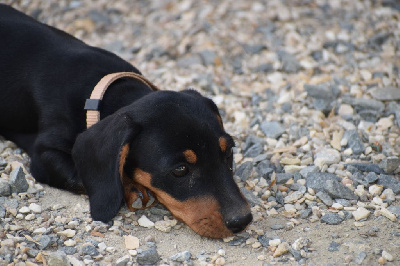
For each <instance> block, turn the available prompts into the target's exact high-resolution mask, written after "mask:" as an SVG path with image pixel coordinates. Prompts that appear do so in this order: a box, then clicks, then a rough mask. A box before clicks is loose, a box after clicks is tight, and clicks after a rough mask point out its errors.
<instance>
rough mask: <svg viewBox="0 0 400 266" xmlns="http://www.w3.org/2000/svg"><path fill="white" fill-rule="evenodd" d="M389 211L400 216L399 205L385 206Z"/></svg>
mask: <svg viewBox="0 0 400 266" xmlns="http://www.w3.org/2000/svg"><path fill="white" fill-rule="evenodd" d="M387 209H388V210H389V211H390V212H392V213H393V214H394V215H396V216H397V218H400V206H390V207H388V208H387Z"/></svg>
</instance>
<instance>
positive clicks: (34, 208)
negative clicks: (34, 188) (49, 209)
mask: <svg viewBox="0 0 400 266" xmlns="http://www.w3.org/2000/svg"><path fill="white" fill-rule="evenodd" d="M29 209H30V210H31V211H33V212H34V213H41V212H42V207H40V205H38V204H36V203H31V204H30V205H29Z"/></svg>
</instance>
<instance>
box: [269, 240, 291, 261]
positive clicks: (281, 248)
mask: <svg viewBox="0 0 400 266" xmlns="http://www.w3.org/2000/svg"><path fill="white" fill-rule="evenodd" d="M289 249H290V246H289V244H288V243H287V242H283V243H280V244H279V245H278V247H277V248H276V250H275V252H274V254H273V256H274V257H280V256H282V255H283V254H285V253H287V252H289Z"/></svg>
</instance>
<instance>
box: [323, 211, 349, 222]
mask: <svg viewBox="0 0 400 266" xmlns="http://www.w3.org/2000/svg"><path fill="white" fill-rule="evenodd" d="M343 221H344V218H343V217H342V216H340V215H339V214H337V213H332V212H328V213H326V214H325V215H324V216H322V217H321V222H323V223H327V224H334V225H336V224H340V223H341V222H343Z"/></svg>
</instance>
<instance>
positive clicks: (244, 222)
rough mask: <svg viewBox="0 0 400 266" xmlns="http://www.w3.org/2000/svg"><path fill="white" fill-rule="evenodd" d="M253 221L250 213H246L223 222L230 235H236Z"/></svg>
mask: <svg viewBox="0 0 400 266" xmlns="http://www.w3.org/2000/svg"><path fill="white" fill-rule="evenodd" d="M252 220H253V215H252V214H251V213H247V214H246V215H242V216H235V217H232V218H230V219H228V220H227V221H226V222H225V225H226V227H227V228H228V229H229V230H231V231H232V233H234V234H236V233H239V232H241V231H243V230H244V229H245V228H246V227H247V226H248V225H249V224H250V223H251V221H252Z"/></svg>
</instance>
